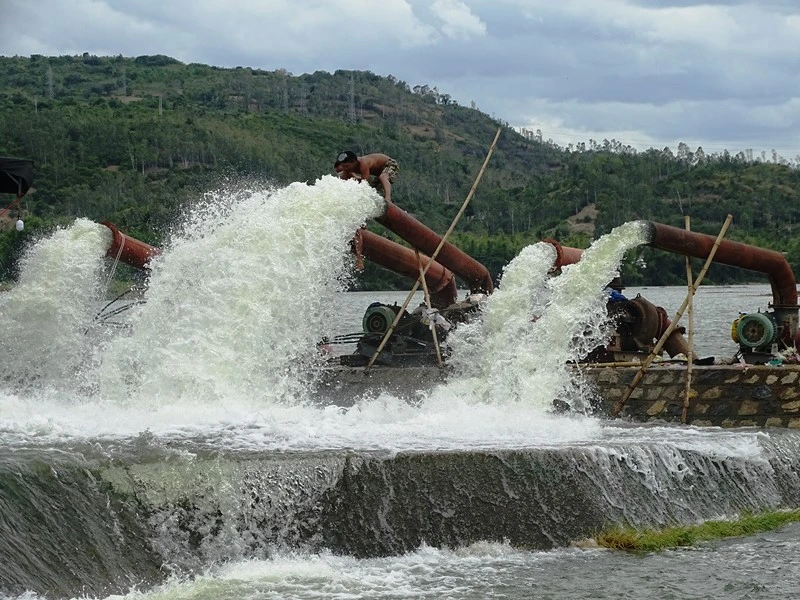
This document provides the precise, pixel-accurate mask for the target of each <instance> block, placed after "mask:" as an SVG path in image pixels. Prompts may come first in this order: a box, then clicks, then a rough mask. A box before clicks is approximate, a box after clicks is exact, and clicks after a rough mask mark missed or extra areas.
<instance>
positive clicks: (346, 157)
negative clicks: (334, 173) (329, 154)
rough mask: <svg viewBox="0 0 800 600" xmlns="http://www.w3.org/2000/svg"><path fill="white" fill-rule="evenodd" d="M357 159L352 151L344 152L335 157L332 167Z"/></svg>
mask: <svg viewBox="0 0 800 600" xmlns="http://www.w3.org/2000/svg"><path fill="white" fill-rule="evenodd" d="M357 159H358V156H356V153H355V152H353V151H352V150H345V151H344V152H340V153H339V156H337V157H336V162H335V163H334V165H333V166H338V165H340V164H342V163H346V162H352V161H354V160H357Z"/></svg>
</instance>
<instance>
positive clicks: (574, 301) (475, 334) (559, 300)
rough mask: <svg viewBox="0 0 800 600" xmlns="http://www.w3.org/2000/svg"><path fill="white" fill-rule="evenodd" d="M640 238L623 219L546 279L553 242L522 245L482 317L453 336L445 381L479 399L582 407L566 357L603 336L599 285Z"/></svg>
mask: <svg viewBox="0 0 800 600" xmlns="http://www.w3.org/2000/svg"><path fill="white" fill-rule="evenodd" d="M645 241H646V230H645V228H644V227H643V226H642V225H641V223H626V224H624V225H621V226H619V227H617V228H616V229H614V230H613V231H612V232H611V233H609V234H607V235H605V236H603V237H602V238H600V239H599V240H597V241H596V242H595V243H594V244H592V246H591V247H590V248H589V249H587V250H586V251H585V252H584V254H583V257H582V259H581V260H580V262H578V263H577V264H575V265H568V266H566V267H564V268H563V269H562V274H561V275H560V276H558V277H550V278H548V277H547V272H548V270H549V269H550V268H551V267H552V265H553V261H554V259H555V251H554V249H553V248H552V246H550V245H549V244H543V243H538V244H534V245H532V246H528V247H527V248H525V249H524V250H523V251H522V252H521V253H520V254H519V255H518V256H517V257H516V258H515V259H514V260H513V261H511V263H509V264H508V266H507V267H506V268H505V270H504V271H503V279H502V282H501V286H500V289H498V290H497V291H496V292H495V293H494V294H493V295H492V296H491V297H490V298H489V299H488V301H487V303H486V307H485V310H484V318H483V321H482V322H480V323H476V324H473V325H472V326H470V327H469V328H465V331H464V332H459V333H458V335H456V336H454V341H453V348H454V354H455V355H456V356H457V357H458V358H456V364H457V365H458V366H459V367H460V373H461V377H460V378H458V380H457V381H456V382H454V383H452V384H451V385H453V386H457V387H458V389H459V390H461V391H462V393H469V394H472V395H473V397H474V398H476V399H480V400H481V401H489V400H492V401H494V402H499V403H504V404H508V403H512V402H515V403H516V402H523V403H527V404H530V405H533V406H538V407H540V408H541V409H543V410H544V409H547V408H549V407H550V406H551V405H552V401H553V400H554V399H556V398H557V399H561V400H563V401H565V402H568V403H569V404H570V405H571V406H572V407H573V408H578V409H582V408H585V406H584V400H583V398H582V394H581V393H580V389H578V386H577V385H576V382H575V381H574V379H573V373H570V372H569V371H568V367H567V363H568V361H570V360H576V359H579V358H582V357H584V356H586V354H588V353H589V352H590V351H591V350H592V349H594V348H596V347H597V346H599V345H601V344H603V343H605V342H606V341H607V340H606V338H607V335H608V333H609V332H608V331H607V322H608V317H607V312H606V294H605V292H604V288H605V286H606V284H607V283H608V282H609V281H611V279H613V277H614V276H615V275H616V273H617V269H618V267H619V263H620V261H621V260H622V257H623V256H624V254H625V252H626V251H627V250H629V249H630V248H633V247H635V246H638V245H640V244H642V243H644V242H645Z"/></svg>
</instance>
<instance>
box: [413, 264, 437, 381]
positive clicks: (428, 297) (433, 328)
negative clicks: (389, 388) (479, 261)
mask: <svg viewBox="0 0 800 600" xmlns="http://www.w3.org/2000/svg"><path fill="white" fill-rule="evenodd" d="M414 252H416V254H417V266H418V267H419V280H420V281H421V282H422V291H423V292H424V294H425V306H427V307H428V310H431V295H430V294H429V293H428V284H427V282H426V281H425V273H424V271H423V269H422V257H421V256H420V255H419V250H414ZM431 334H433V347H434V348H436V365H437V366H438V367H439V368H440V369H441V368H442V367H444V362H442V351H441V349H440V348H439V335H438V334H437V333H436V323H433V322H431Z"/></svg>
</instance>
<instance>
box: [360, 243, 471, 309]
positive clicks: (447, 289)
mask: <svg viewBox="0 0 800 600" xmlns="http://www.w3.org/2000/svg"><path fill="white" fill-rule="evenodd" d="M357 235H359V236H361V240H360V244H357V245H358V246H360V250H361V253H362V254H363V256H364V258H366V259H368V260H370V261H372V262H374V263H375V264H376V265H378V266H380V267H383V268H384V269H388V270H390V271H392V272H394V273H397V274H399V275H403V276H404V277H408V278H409V279H418V278H419V265H418V264H417V254H416V252H414V250H412V249H411V248H406V247H405V246H401V245H400V244H398V243H396V242H393V241H392V240H388V239H386V238H385V237H383V236H380V235H377V234H375V233H372V232H371V231H368V230H366V229H361V230H359V232H358V234H357ZM419 256H420V260H421V261H422V266H423V268H424V267H425V265H427V264H428V261H429V260H430V259H429V258H428V257H427V256H425V255H423V254H420V255H419ZM425 283H426V284H427V286H428V290H429V291H430V294H431V304H432V305H433V306H434V307H435V308H446V307H448V306H450V305H451V304H453V303H454V302H455V301H456V299H457V297H458V290H457V289H456V279H455V277H454V275H453V272H452V271H450V270H449V269H447V268H446V267H444V266H442V265H441V264H440V263H438V262H437V261H433V264H432V265H431V266H430V267H429V268H428V272H427V273H426V274H425Z"/></svg>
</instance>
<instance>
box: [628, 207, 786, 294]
mask: <svg viewBox="0 0 800 600" xmlns="http://www.w3.org/2000/svg"><path fill="white" fill-rule="evenodd" d="M644 223H645V224H646V226H647V227H648V229H649V232H650V233H649V239H650V242H649V245H650V246H652V247H653V248H658V249H660V250H665V251H667V252H674V253H676V254H683V255H685V256H693V257H695V258H707V257H708V255H709V254H710V253H711V248H712V247H713V246H714V241H715V240H716V238H715V237H714V236H711V235H706V234H704V233H696V232H694V231H686V230H685V229H680V228H678V227H671V226H669V225H664V224H663V223H654V222H653V221H644ZM714 262H718V263H721V264H724V265H730V266H733V267H739V268H741V269H747V270H749V271H757V272H759V273H765V274H766V275H767V276H768V277H769V283H770V286H772V300H773V304H774V305H777V306H796V305H797V283H796V281H795V278H794V273H793V272H792V268H791V266H789V263H788V261H787V260H786V257H784V256H783V254H781V253H780V252H776V251H775V250H766V249H764V248H758V247H757V246H751V245H749V244H742V243H740V242H732V241H730V240H722V242H720V245H719V248H718V249H717V253H716V255H715V256H714Z"/></svg>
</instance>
